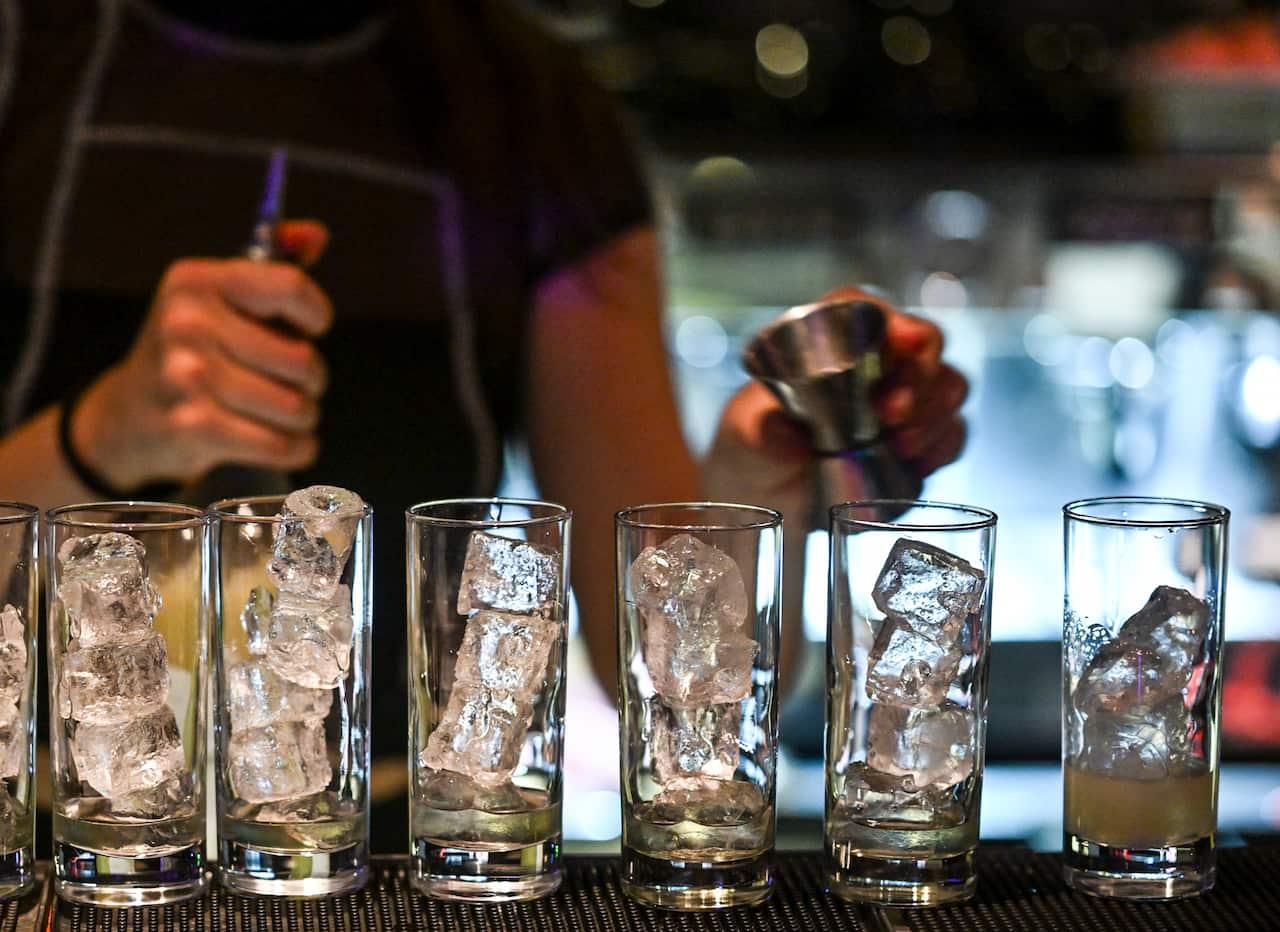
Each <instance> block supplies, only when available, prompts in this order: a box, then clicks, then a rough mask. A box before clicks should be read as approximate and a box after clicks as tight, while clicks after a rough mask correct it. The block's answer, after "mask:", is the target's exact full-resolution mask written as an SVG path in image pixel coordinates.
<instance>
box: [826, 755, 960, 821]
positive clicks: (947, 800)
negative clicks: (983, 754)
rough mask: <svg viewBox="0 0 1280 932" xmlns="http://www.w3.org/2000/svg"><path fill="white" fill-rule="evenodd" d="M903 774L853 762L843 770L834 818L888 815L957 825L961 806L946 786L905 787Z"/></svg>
mask: <svg viewBox="0 0 1280 932" xmlns="http://www.w3.org/2000/svg"><path fill="white" fill-rule="evenodd" d="M907 784H908V781H907V778H905V777H902V776H899V775H896V774H887V773H880V772H879V771H876V770H872V769H871V768H870V767H868V766H867V765H866V764H863V763H854V764H851V765H850V766H849V769H848V771H847V772H846V773H845V784H844V789H843V791H842V792H841V794H840V797H839V798H838V799H837V800H836V804H835V808H836V813H837V818H838V819H892V820H894V821H895V822H916V823H920V824H923V825H930V826H935V827H936V826H942V825H959V824H960V823H962V822H963V821H964V808H963V807H962V806H961V805H960V803H959V802H958V801H957V800H956V798H955V796H954V795H953V794H952V793H951V792H949V791H948V790H947V789H944V788H941V787H936V786H926V787H924V788H923V789H916V788H914V781H912V783H911V785H912V788H911V789H908V788H907Z"/></svg>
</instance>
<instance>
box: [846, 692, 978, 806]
mask: <svg viewBox="0 0 1280 932" xmlns="http://www.w3.org/2000/svg"><path fill="white" fill-rule="evenodd" d="M867 765H868V766H869V767H870V768H871V769H872V770H878V771H880V772H881V773H884V774H890V775H893V776H899V777H904V778H906V779H905V780H904V781H903V788H904V789H906V790H908V791H913V790H918V789H923V788H924V787H926V786H939V787H945V786H952V785H953V784H956V783H959V782H960V781H961V780H963V779H965V777H967V776H969V774H970V773H972V772H973V722H972V721H971V717H970V713H969V712H968V711H967V710H965V709H961V708H959V707H958V706H952V705H950V704H948V705H945V706H943V707H942V708H938V709H906V708H901V707H899V706H892V705H885V704H877V705H874V706H872V708H871V714H870V716H869V717H868V720H867Z"/></svg>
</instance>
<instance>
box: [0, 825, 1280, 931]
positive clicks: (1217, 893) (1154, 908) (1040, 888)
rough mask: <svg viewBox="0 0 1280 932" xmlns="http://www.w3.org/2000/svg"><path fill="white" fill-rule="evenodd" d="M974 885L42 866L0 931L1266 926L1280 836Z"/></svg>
mask: <svg viewBox="0 0 1280 932" xmlns="http://www.w3.org/2000/svg"><path fill="white" fill-rule="evenodd" d="M978 857H979V883H978V895H977V897H976V898H975V899H974V900H972V901H971V902H969V903H964V904H960V905H955V906H947V907H941V908H936V909H925V910H905V909H878V908H871V907H865V906H852V905H848V904H845V903H842V902H840V901H838V900H835V899H833V898H832V897H830V896H828V895H827V894H826V893H825V892H823V889H822V872H821V865H820V860H819V858H818V856H817V855H815V854H800V853H794V854H779V855H778V856H777V860H776V867H777V871H776V887H775V892H774V895H773V897H772V898H771V899H770V901H769V902H768V903H766V904H765V905H763V906H761V907H759V908H756V909H752V910H741V909H739V910H728V911H721V912H716V913H670V912H661V911H657V910H651V909H648V908H646V907H642V906H638V905H636V904H634V903H632V902H631V901H629V900H627V899H626V898H625V897H624V896H623V895H622V892H621V889H620V888H619V886H618V878H617V872H618V860H617V859H616V858H605V857H580V856H570V857H568V858H567V859H566V864H567V876H566V878H565V882H564V885H563V886H562V887H561V889H560V890H559V891H558V892H557V893H556V894H554V895H553V896H551V897H548V898H546V899H543V900H536V901H533V902H529V903H518V904H503V905H492V906H473V905H460V904H453V903H441V902H438V901H434V900H429V899H427V898H425V897H422V896H420V895H419V894H417V893H416V892H414V891H413V890H412V889H411V888H410V886H409V882H408V874H407V869H408V859H407V858H405V857H377V858H375V859H374V864H373V873H372V879H371V881H370V883H369V885H368V886H367V887H366V888H365V889H364V890H362V891H360V892H359V893H354V894H349V895H346V896H341V897H335V898H333V899H326V900H286V899H268V898H252V897H244V896H238V895H234V894H231V893H229V892H227V891H226V890H224V889H222V888H221V887H218V886H217V885H213V886H212V887H211V888H210V890H209V892H208V893H206V894H205V896H204V897H203V898H202V899H199V900H195V901H193V902H189V903H184V904H180V905H177V906H168V907H139V908H136V909H126V910H107V909H95V908H91V907H85V906H77V905H72V904H69V903H64V902H61V901H59V900H58V899H57V897H55V896H54V895H53V889H52V883H51V882H50V880H49V869H48V865H47V864H44V863H41V864H40V872H39V875H40V882H39V883H38V884H37V887H36V889H35V890H34V891H33V892H32V893H30V894H28V895H27V896H26V897H25V898H23V899H21V900H18V901H15V902H11V903H8V904H5V905H4V907H3V912H2V914H0V932H28V930H32V932H34V930H41V929H47V930H51V932H53V930H57V932H72V930H86V932H89V930H93V932H117V930H118V932H126V930H128V932H152V930H163V929H176V930H180V932H204V930H210V932H213V930H218V932H221V930H226V932H267V930H270V932H303V930H308V932H309V930H325V929H336V930H340V932H391V930H401V929H431V930H458V932H489V930H494V932H496V930H502V932H526V930H527V932H534V930H536V932H623V930H633V929H634V930H646V932H647V930H651V929H655V930H664V932H665V930H669V932H701V930H707V932H731V930H738V929H748V928H749V929H752V930H759V932H771V930H779V932H811V930H812V932H816V930H828V929H830V930H841V932H950V930H961V929H964V930H979V932H981V930H992V932H1033V930H1034V932H1040V930H1066V932H1074V930H1082V932H1084V930H1088V932H1106V930H1111V929H1115V930H1117V932H1183V930H1186V932H1214V930H1232V932H1253V930H1257V932H1262V930H1268V932H1271V930H1277V929H1280V845H1273V844H1266V845H1254V846H1249V847H1243V848H1226V849H1223V850H1221V851H1220V852H1219V860H1218V884H1217V889H1215V890H1214V891H1213V892H1212V893H1209V894H1207V895H1205V896H1202V897H1198V898H1195V899H1189V900H1182V901H1178V902H1172V903H1154V904H1149V903H1126V902H1118V901H1108V900H1099V899H1094V898H1092V897H1089V896H1085V895H1083V894H1079V893H1073V892H1071V891H1069V890H1067V889H1066V888H1065V886H1064V885H1063V882H1062V877H1061V859H1060V858H1059V856H1058V855H1056V854H1043V853H1036V852H1032V851H1030V850H1027V849H1023V848H1001V847H992V848H982V849H979V853H978Z"/></svg>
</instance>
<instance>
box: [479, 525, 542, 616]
mask: <svg viewBox="0 0 1280 932" xmlns="http://www.w3.org/2000/svg"><path fill="white" fill-rule="evenodd" d="M559 584H560V552H559V551H558V550H554V549H552V548H551V547H544V546H542V545H541V544H532V543H527V542H526V541H523V540H512V539H511V538H507V537H499V536H497V535H495V534H487V533H485V532H484V531H472V532H471V537H470V538H469V539H468V540H467V555H466V559H465V561H464V562H463V566H462V579H461V581H460V582H459V584H458V613H459V614H461V615H466V614H469V613H470V612H472V611H475V610H477V609H490V610H493V611H499V612H512V613H515V614H523V615H538V616H541V617H543V618H551V617H554V616H555V615H556V614H557V613H558V605H559V598H560V593H559Z"/></svg>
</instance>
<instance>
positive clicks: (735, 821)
mask: <svg viewBox="0 0 1280 932" xmlns="http://www.w3.org/2000/svg"><path fill="white" fill-rule="evenodd" d="M764 806H765V801H764V794H763V793H761V792H760V788H759V787H758V786H756V785H755V784H754V783H748V782H746V781H745V780H715V779H712V778H710V777H681V778H679V779H676V780H671V781H670V782H668V783H665V784H663V786H662V789H661V790H660V791H659V792H658V794H657V795H656V796H654V797H653V799H651V800H649V801H648V802H645V803H641V804H640V805H638V806H636V810H635V815H636V818H637V819H639V820H640V821H642V822H650V823H657V824H659V825H670V824H675V823H677V822H697V823H698V824H699V825H741V824H743V823H744V822H747V821H749V820H751V819H753V818H754V817H755V816H757V815H759V814H760V813H761V812H762V811H763V810H764Z"/></svg>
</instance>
